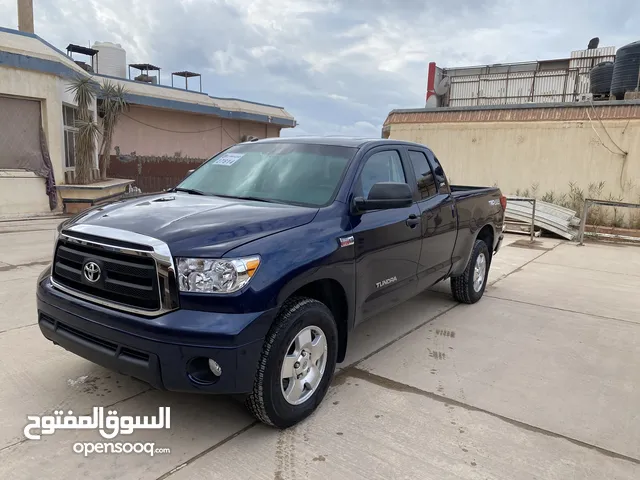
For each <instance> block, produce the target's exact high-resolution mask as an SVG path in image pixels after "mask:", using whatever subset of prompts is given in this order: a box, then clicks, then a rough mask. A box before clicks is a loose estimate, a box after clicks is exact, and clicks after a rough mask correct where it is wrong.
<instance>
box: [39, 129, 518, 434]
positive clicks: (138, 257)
mask: <svg viewBox="0 0 640 480" xmlns="http://www.w3.org/2000/svg"><path fill="white" fill-rule="evenodd" d="M505 208H506V199H505V197H504V196H502V194H501V192H500V190H499V189H498V188H483V187H463V186H455V185H450V184H449V182H448V181H447V177H446V176H445V172H444V171H443V169H442V166H441V164H440V162H439V161H438V159H437V158H436V157H435V155H434V154H433V152H432V151H431V150H430V149H428V148H427V147H425V146H423V145H419V144H416V143H409V142H402V141H395V140H388V139H375V140H363V139H346V138H324V137H322V138H288V139H287V138H274V139H266V140H260V141H252V142H246V143H241V144H237V145H235V146H232V147H230V148H228V149H227V150H224V151H222V152H221V153H219V154H218V155H216V156H214V157H213V158H211V159H210V160H208V161H207V162H205V163H204V164H203V165H202V166H200V167H199V168H198V169H196V170H195V171H193V172H192V173H190V174H189V175H188V176H187V177H186V178H185V179H184V180H183V181H182V182H181V183H180V184H179V185H178V186H177V187H175V188H172V189H170V190H166V191H164V192H162V193H157V194H152V195H144V196H138V197H134V198H126V199H121V200H118V201H114V202H112V203H109V204H103V205H99V206H96V207H94V208H92V209H90V210H87V211H85V212H83V213H81V214H79V215H77V216H76V217H74V218H71V219H69V220H67V221H65V222H63V223H62V224H61V225H60V227H59V228H58V234H57V237H56V242H55V249H54V255H53V262H52V264H51V265H50V266H49V267H47V268H46V269H45V271H44V272H43V273H42V274H41V275H40V277H39V279H38V284H37V308H38V324H39V326H40V330H41V332H42V334H43V335H44V336H45V337H46V338H47V339H49V340H50V341H52V342H53V343H55V344H57V345H60V346H61V347H63V348H65V349H67V350H68V351H70V352H72V353H75V354H77V355H79V356H81V357H84V358H85V359H88V360H90V361H91V362H94V363H96V364H99V365H102V366H104V367H106V368H108V369H112V370H114V371H117V372H121V373H123V374H126V375H130V376H132V377H135V378H138V379H141V380H143V381H145V382H147V383H149V384H151V385H152V386H154V387H157V388H158V389H165V390H170V391H176V392H200V393H208V394H229V395H234V396H235V395H237V396H240V397H241V398H243V399H244V401H245V404H246V406H247V407H248V409H249V410H250V411H251V413H252V414H253V415H255V417H257V418H258V419H259V420H261V421H262V422H264V423H266V424H268V425H272V426H275V427H277V428H287V427H289V426H291V425H294V424H296V423H297V422H300V421H301V420H303V419H304V418H306V417H307V416H308V415H310V414H311V413H312V412H313V411H314V410H315V409H316V407H317V406H318V405H319V404H320V402H321V401H322V399H323V397H324V396H325V393H326V392H327V389H328V387H329V385H330V383H331V380H332V377H333V375H334V370H335V367H336V363H339V362H341V361H343V360H344V358H345V352H346V350H347V345H348V343H349V340H350V339H351V337H352V331H353V328H354V327H356V326H357V325H358V324H359V323H361V322H363V321H364V320H366V319H367V318H370V317H372V316H374V315H377V314H378V313H380V312H382V311H383V310H386V309H388V308H390V307H393V306H395V305H398V304H399V303H401V302H403V301H405V300H407V299H409V298H411V297H413V296H414V295H416V294H417V293H419V292H421V291H423V290H425V289H427V288H429V287H430V286H432V285H433V284H435V283H436V282H439V281H441V280H444V279H447V278H450V279H451V291H452V294H453V297H454V298H455V299H456V300H457V301H460V302H465V303H470V304H471V303H475V302H477V301H478V300H480V298H481V297H482V295H483V292H484V290H485V287H486V284H487V275H488V272H489V267H490V266H491V261H492V258H493V256H494V255H495V254H496V253H497V252H498V249H499V248H500V244H501V241H502V238H503V235H502V231H503V224H504V212H505Z"/></svg>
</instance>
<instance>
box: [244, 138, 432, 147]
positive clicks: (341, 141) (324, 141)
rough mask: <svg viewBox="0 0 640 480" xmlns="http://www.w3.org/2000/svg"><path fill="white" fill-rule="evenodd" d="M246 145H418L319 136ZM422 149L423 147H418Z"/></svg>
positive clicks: (400, 141) (269, 140)
mask: <svg viewBox="0 0 640 480" xmlns="http://www.w3.org/2000/svg"><path fill="white" fill-rule="evenodd" d="M246 143H304V144H315V145H333V146H336V147H362V146H364V145H370V144H380V145H391V144H395V145H397V144H401V145H416V146H418V145H419V144H417V143H413V142H406V141H403V140H392V139H387V138H366V137H338V136H336V137H331V136H328V137H321V136H304V137H273V138H263V139H261V140H254V141H253V142H246ZM419 146H420V147H423V148H424V145H419Z"/></svg>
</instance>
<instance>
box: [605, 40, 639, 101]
mask: <svg viewBox="0 0 640 480" xmlns="http://www.w3.org/2000/svg"><path fill="white" fill-rule="evenodd" d="M638 73H640V41H638V42H633V43H630V44H629V45H625V46H624V47H620V48H619V49H618V51H617V52H616V63H615V64H614V66H613V77H612V78H611V93H612V94H613V95H615V96H616V98H618V99H619V100H620V99H623V98H624V94H625V92H628V91H631V90H635V88H636V87H637V86H638Z"/></svg>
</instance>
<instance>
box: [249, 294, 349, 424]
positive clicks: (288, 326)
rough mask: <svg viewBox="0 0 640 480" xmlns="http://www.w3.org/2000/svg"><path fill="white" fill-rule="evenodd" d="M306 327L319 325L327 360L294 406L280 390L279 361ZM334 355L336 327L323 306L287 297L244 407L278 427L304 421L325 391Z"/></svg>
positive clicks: (272, 330)
mask: <svg viewBox="0 0 640 480" xmlns="http://www.w3.org/2000/svg"><path fill="white" fill-rule="evenodd" d="M309 326H316V327H319V328H320V329H322V331H323V333H324V335H325V339H326V342H327V350H326V355H327V359H326V364H325V369H324V374H323V376H322V378H321V380H320V383H319V384H318V386H317V387H316V390H315V392H314V393H313V394H312V395H311V397H310V398H308V399H307V400H306V401H304V403H301V404H299V405H293V404H291V403H289V402H288V401H287V400H286V399H285V397H284V394H283V392H282V388H281V385H282V379H281V376H280V374H281V369H282V364H283V361H284V358H285V355H286V354H287V350H288V349H289V345H290V344H291V342H292V341H293V340H294V338H296V336H297V335H298V333H299V332H301V331H302V330H303V329H304V328H305V327H309ZM337 355H338V329H337V326H336V322H335V319H334V318H333V315H332V313H331V311H330V310H329V309H328V308H327V307H326V305H324V304H323V303H321V302H319V301H317V300H314V299H311V298H306V297H297V298H291V299H289V300H287V301H286V302H285V304H284V305H283V307H282V310H281V311H280V313H279V314H278V317H277V318H276V320H275V322H274V324H273V326H272V327H271V330H270V331H269V333H268V334H267V337H266V339H265V343H264V346H263V349H262V356H261V358H260V362H259V363H258V371H257V372H256V378H255V381H254V384H253V391H252V392H251V393H250V394H249V395H248V396H247V398H246V400H245V405H246V407H247V409H248V410H249V411H250V412H251V413H252V414H253V416H255V417H256V418H257V419H258V420H260V421H261V422H263V423H265V424H267V425H270V426H273V427H277V428H288V427H290V426H292V425H295V424H296V423H298V422H300V421H302V420H304V419H305V418H306V417H308V416H309V415H311V414H312V413H313V412H314V410H315V409H316V408H317V407H318V405H320V402H322V399H323V398H324V396H325V394H326V393H327V390H328V388H329V385H330V383H331V380H332V378H333V373H334V371H335V367H336V360H337Z"/></svg>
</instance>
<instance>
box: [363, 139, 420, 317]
mask: <svg viewBox="0 0 640 480" xmlns="http://www.w3.org/2000/svg"><path fill="white" fill-rule="evenodd" d="M410 168H411V166H410V165H409V164H408V163H404V162H403V161H402V155H401V154H400V151H399V150H398V149H393V148H392V147H381V148H378V149H374V150H372V151H371V152H370V153H369V154H368V157H366V158H365V160H364V162H363V164H362V166H361V169H360V172H359V174H358V176H357V177H356V178H357V180H356V181H355V184H354V186H353V189H352V192H353V196H362V197H365V198H366V197H367V195H368V193H369V190H370V189H371V187H372V186H373V185H374V184H375V183H377V182H403V183H406V182H407V178H411V176H409V175H406V172H407V171H410V170H408V169H410ZM352 226H353V236H354V241H355V254H356V303H357V306H358V308H357V309H356V311H357V312H358V314H357V317H356V323H357V322H359V321H361V320H363V319H365V318H367V317H370V316H372V315H374V314H376V313H378V312H380V311H382V310H384V309H386V308H388V307H390V306H393V305H396V304H399V303H401V302H403V301H404V300H407V299H408V298H410V297H412V296H413V295H415V294H416V293H417V276H416V273H417V267H418V260H419V258H420V248H421V229H420V209H419V208H418V206H417V205H416V204H415V203H413V204H412V205H411V206H410V207H406V208H394V209H389V210H373V211H369V212H365V213H363V214H362V215H358V216H353V218H352Z"/></svg>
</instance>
